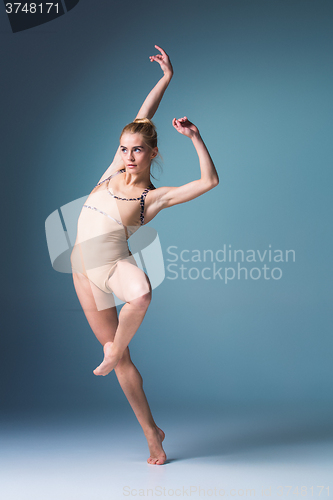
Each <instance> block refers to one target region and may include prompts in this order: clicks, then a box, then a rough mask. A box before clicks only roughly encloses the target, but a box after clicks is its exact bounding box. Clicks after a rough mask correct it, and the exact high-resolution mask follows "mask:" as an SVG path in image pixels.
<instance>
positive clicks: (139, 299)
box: [128, 288, 151, 309]
mask: <svg viewBox="0 0 333 500" xmlns="http://www.w3.org/2000/svg"><path fill="white" fill-rule="evenodd" d="M133 295H134V298H133V299H132V300H129V301H128V302H129V303H130V304H132V305H133V306H135V307H136V308H138V309H147V308H148V306H149V304H150V302H151V290H150V289H148V290H147V288H143V289H137V290H136V293H134V294H133Z"/></svg>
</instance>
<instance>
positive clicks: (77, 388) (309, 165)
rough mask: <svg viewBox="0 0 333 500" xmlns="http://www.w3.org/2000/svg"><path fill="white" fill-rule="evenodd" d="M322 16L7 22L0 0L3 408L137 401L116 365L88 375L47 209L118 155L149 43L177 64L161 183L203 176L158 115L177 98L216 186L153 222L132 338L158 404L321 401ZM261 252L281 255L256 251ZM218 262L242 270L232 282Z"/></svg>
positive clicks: (262, 13) (327, 239) (141, 89)
mask: <svg viewBox="0 0 333 500" xmlns="http://www.w3.org/2000/svg"><path fill="white" fill-rule="evenodd" d="M332 19H333V5H332V2H331V1H328V0H319V1H317V2H314V1H313V0H311V1H308V0H292V1H289V0H288V1H287V0H279V1H277V0H275V1H274V0H227V1H226V0H218V1H213V0H206V1H205V2H203V1H200V2H198V1H196V0H190V1H189V0H182V1H181V2H179V1H178V0H168V2H156V1H144V2H133V1H128V0H122V1H121V2H107V1H101V0H94V1H87V0H81V1H80V2H79V4H78V5H77V6H76V7H75V8H74V9H72V10H71V11H70V12H68V13H67V14H66V15H64V16H62V17H60V18H59V19H56V20H54V21H52V22H50V23H47V24H44V25H42V26H39V27H36V28H33V29H30V30H26V31H22V32H19V33H12V32H11V30H10V26H9V22H8V19H7V17H6V15H5V12H4V10H3V9H1V13H0V29H1V33H0V36H1V44H0V51H1V68H2V78H1V101H2V111H1V139H2V147H1V156H2V161H1V172H2V195H1V201H2V212H1V213H2V245H1V252H2V260H1V262H2V266H1V267H2V271H1V284H2V286H1V320H2V328H1V332H2V334H1V362H0V371H1V411H2V412H3V413H2V414H3V416H4V417H5V418H7V417H11V416H12V417H17V418H19V417H20V418H23V416H24V415H28V414H29V415H33V414H35V413H39V414H40V413H41V412H49V413H50V414H51V413H54V412H60V413H62V414H65V415H66V414H70V413H71V412H80V413H81V414H83V413H84V412H96V411H98V412H104V413H105V414H107V415H111V414H112V412H113V411H114V410H115V409H117V410H119V409H122V411H123V412H124V414H130V412H131V409H130V408H129V406H128V403H127V401H126V400H125V397H124V395H123V393H122V391H121V389H120V387H119V385H118V382H117V379H116V377H115V374H114V373H112V374H111V375H110V376H108V377H105V378H103V377H95V376H94V375H93V373H92V370H93V369H94V368H95V367H96V366H97V365H98V364H99V363H100V362H101V359H102V349H101V346H100V344H99V343H98V341H97V340H96V339H95V337H94V335H93V333H92V332H91V330H90V327H89V326H88V323H87V321H86V319H85V317H84V314H83V312H82V310H81V307H80V304H79V302H78V299H77V297H76V294H75V291H74V287H73V284H72V278H71V275H70V274H63V273H59V272H56V271H54V270H53V269H52V266H51V263H50V258H49V255H48V250H47V245H46V238H45V219H46V218H47V217H48V216H49V214H51V213H52V212H53V211H54V210H56V209H58V208H60V207H61V206H63V205H65V204H67V203H69V202H71V201H73V200H75V199H77V198H80V197H82V196H84V195H87V194H88V193H89V192H90V190H91V189H92V187H93V186H94V185H95V184H96V182H98V180H99V179H100V177H101V175H102V174H103V172H104V171H105V170H106V168H107V167H108V166H109V164H110V163H111V161H112V158H113V155H114V152H115V150H116V148H117V145H118V138H119V133H120V131H121V129H122V127H123V126H124V125H125V124H126V123H128V122H130V121H131V120H132V119H133V118H134V116H135V114H136V112H137V111H138V109H139V107H140V105H141V103H142V101H143V100H144V98H145V97H146V95H147V93H148V92H149V91H150V90H151V88H152V87H153V86H154V85H155V83H156V82H157V80H158V79H159V78H160V77H161V72H160V68H159V66H158V65H157V64H155V63H154V64H153V63H151V62H150V61H149V55H151V54H155V53H157V51H156V49H154V44H158V45H160V46H161V47H163V48H164V49H165V50H166V51H167V52H168V53H169V55H170V57H171V60H172V63H173V66H174V79H173V81H172V83H171V85H170V87H169V89H168V90H167V92H166V94H165V97H164V99H163V101H162V104H161V106H160V109H159V111H158V113H157V114H156V115H155V120H154V121H155V123H156V126H157V128H158V133H159V147H160V152H161V154H162V156H163V172H162V173H161V172H160V171H159V170H158V169H155V170H154V171H153V173H154V175H155V177H157V178H158V180H157V181H156V183H155V185H156V186H157V187H158V186H161V185H169V186H170V185H171V186H172V185H175V186H177V185H181V184H184V183H186V182H189V181H191V180H194V179H196V178H198V176H199V164H198V160H197V157H196V154H195V151H194V148H193V147H192V144H191V142H190V141H189V140H188V139H187V138H186V137H183V136H181V135H180V134H177V132H176V131H175V130H174V129H173V127H172V125H171V120H172V118H174V117H181V116H183V115H187V116H188V117H189V119H190V120H192V121H193V122H194V123H195V124H197V125H198V127H199V129H200V132H201V134H202V136H203V139H204V140H205V142H206V144H207V147H208V149H209V151H210V153H211V156H212V158H213V159H214V161H215V164H216V167H217V170H218V172H219V176H220V184H219V186H218V187H217V188H215V189H214V190H213V191H211V192H208V193H206V194H205V195H203V196H202V197H199V198H197V199H195V200H193V201H191V202H189V203H187V204H183V205H179V206H175V207H172V208H170V209H168V210H164V211H163V212H161V213H160V214H159V215H158V216H157V217H156V219H155V220H154V221H152V222H151V223H150V225H151V226H152V227H154V228H155V229H156V230H157V231H158V235H159V238H160V242H161V246H162V250H163V255H164V261H165V268H166V277H165V280H164V281H163V283H162V284H161V285H160V286H159V287H157V288H156V289H155V290H154V291H153V300H152V303H151V305H150V307H149V309H148V312H147V315H146V317H145V319H144V321H143V324H142V325H141V327H140V329H139V331H138V332H137V333H136V335H135V337H134V339H133V340H132V342H131V344H130V349H131V354H132V358H133V361H134V363H135V364H136V365H137V367H138V369H139V370H140V372H141V374H142V376H143V379H144V388H145V390H146V393H147V396H148V400H149V402H150V404H151V407H152V410H153V411H154V410H155V409H157V408H164V407H165V408H168V409H169V411H170V410H171V411H173V412H177V411H178V409H179V408H180V407H183V406H192V407H194V408H197V409H199V408H201V409H202V408H206V409H210V408H215V409H217V410H218V409H222V410H226V409H228V408H236V407H237V408H239V407H240V408H245V407H249V408H250V407H260V406H261V407H265V406H272V405H273V406H274V405H276V406H281V405H287V406H288V405H294V406H295V405H296V406H297V405H303V406H305V407H306V406H308V407H314V406H316V407H317V408H323V411H324V410H325V409H327V408H329V407H330V405H331V403H332V375H333V364H332V352H333V343H332V286H331V282H332V266H331V255H332V231H331V221H332V213H331V200H332V116H333V109H332V88H333V73H332V48H333V47H332V38H333V32H332ZM170 247H173V248H171V249H170ZM224 249H225V250H226V251H228V250H229V249H231V250H232V251H233V250H237V249H238V250H239V249H241V250H243V251H244V253H245V255H248V253H247V251H248V250H250V249H251V250H254V251H255V252H256V262H249V261H248V262H243V267H246V268H247V270H248V279H245V278H244V274H245V272H244V274H241V276H240V279H238V277H237V261H236V262H229V263H228V262H218V260H216V258H215V257H216V252H218V250H220V252H219V253H218V254H217V255H218V258H220V259H221V258H222V250H224ZM183 250H188V252H184V253H183V254H182V255H183V257H184V259H188V258H190V257H191V256H192V255H194V254H196V255H198V252H193V251H194V250H199V251H200V252H201V256H202V260H203V251H204V250H211V251H212V253H213V256H214V262H211V261H210V259H209V258H208V254H207V258H206V262H203V261H202V262H195V261H189V262H185V261H182V260H181V256H180V254H181V252H182V251H183ZM265 250H266V251H267V252H266V257H265V260H264V261H263V262H261V261H260V259H259V257H258V253H257V251H259V252H260V254H261V255H262V254H264V252H265ZM269 250H270V251H271V252H272V256H274V255H277V254H279V255H282V256H283V261H282V260H281V261H279V262H273V261H271V262H269V260H268V255H269V254H268V251H269ZM275 250H281V253H279V252H278V253H276V252H275V253H274V251H275ZM286 250H293V251H294V253H293V252H291V253H289V259H288V262H286ZM171 251H172V252H173V255H172V254H171V253H170V252H171ZM174 254H176V256H175V255H174ZM293 255H294V258H293ZM176 258H177V259H178V260H177V261H175V262H171V261H172V260H175V259H176ZM168 259H169V260H168ZM214 263H215V268H214V269H215V271H217V270H218V269H219V268H222V270H221V271H220V274H219V273H217V274H216V275H215V278H214V273H213V271H214V270H213V264H214ZM170 264H173V266H172V267H169V268H168V266H169V265H170ZM264 264H266V265H267V267H268V268H269V271H267V278H269V279H265V278H264V274H263V271H262V268H263V265H264ZM181 265H183V266H184V267H186V268H187V269H186V270H184V271H183V273H184V274H183V278H184V279H183V278H182V276H181V274H180V273H181V270H180V266H181ZM204 267H208V268H209V269H208V270H206V272H205V276H206V277H208V278H209V277H210V279H205V278H204V277H203V276H202V274H201V273H202V270H203V268H204ZM225 267H233V268H234V269H235V270H236V276H235V278H234V279H230V280H229V281H227V282H225V276H224V272H225V269H224V268H225ZM190 268H196V269H195V270H191V271H190V275H189V269H190ZM252 268H258V269H259V271H258V270H252V277H251V276H250V271H251V269H252ZM273 268H279V270H275V271H274V273H275V274H274V276H275V278H274V277H272V276H271V271H272V269H273ZM172 271H173V272H172ZM176 272H177V273H178V277H177V278H176V279H175V277H176ZM259 272H261V276H259ZM221 277H222V278H221ZM185 278H186V279H185ZM133 418H134V417H133Z"/></svg>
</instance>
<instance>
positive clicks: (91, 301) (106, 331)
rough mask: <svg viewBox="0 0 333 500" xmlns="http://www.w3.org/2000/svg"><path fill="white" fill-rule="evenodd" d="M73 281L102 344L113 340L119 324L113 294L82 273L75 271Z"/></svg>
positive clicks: (90, 323) (85, 311) (88, 318)
mask: <svg viewBox="0 0 333 500" xmlns="http://www.w3.org/2000/svg"><path fill="white" fill-rule="evenodd" d="M73 282H74V287H75V291H76V293H77V296H78V299H79V301H80V304H81V306H82V309H83V311H84V314H85V316H86V318H87V320H88V323H89V325H90V327H91V329H92V331H93V332H94V334H95V335H96V337H97V339H98V340H99V342H100V343H101V344H102V345H104V344H105V343H106V342H113V339H114V336H115V333H116V329H117V326H118V315H117V309H116V306H115V304H114V298H113V295H112V294H105V293H104V292H102V290H100V289H99V288H98V287H96V286H95V285H94V284H93V283H91V282H90V281H89V280H88V278H86V277H85V276H84V275H83V274H80V273H76V272H73ZM108 304H109V305H108ZM102 305H103V307H102ZM107 305H108V307H107Z"/></svg>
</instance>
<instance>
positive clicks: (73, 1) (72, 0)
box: [64, 0, 80, 12]
mask: <svg viewBox="0 0 333 500" xmlns="http://www.w3.org/2000/svg"><path fill="white" fill-rule="evenodd" d="M64 1H65V5H66V9H67V12H68V11H69V10H72V9H74V7H75V5H77V4H78V3H79V1H80V0H64Z"/></svg>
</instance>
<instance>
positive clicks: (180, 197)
mask: <svg viewBox="0 0 333 500" xmlns="http://www.w3.org/2000/svg"><path fill="white" fill-rule="evenodd" d="M172 124H173V126H174V127H175V129H176V130H177V131H178V132H179V133H180V134H183V135H186V136H187V137H189V138H190V139H191V140H192V143H193V146H194V147H195V149H196V152H197V154H198V157H199V163H200V171H201V177H200V179H197V180H195V181H192V182H189V183H187V184H183V186H179V187H168V186H164V187H160V188H157V189H155V190H154V193H153V195H151V197H152V198H153V197H154V205H155V210H156V209H158V210H161V209H162V208H166V207H171V206H173V205H177V204H178V203H184V202H186V201H190V200H193V199H194V198H197V197H198V196H200V195H202V194H204V193H206V192H207V191H209V190H210V189H212V188H213V187H215V186H217V185H218V183H219V177H218V174H217V171H216V168H215V166H214V163H213V161H212V159H211V157H210V154H209V152H208V150H207V148H206V146H205V143H204V142H203V140H202V138H201V136H200V133H199V130H198V129H197V127H196V126H195V125H194V124H193V123H191V122H190V121H189V120H188V119H187V117H186V116H184V117H183V118H180V119H179V120H176V118H174V119H173V120H172ZM153 211H154V208H152V209H151V212H153Z"/></svg>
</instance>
